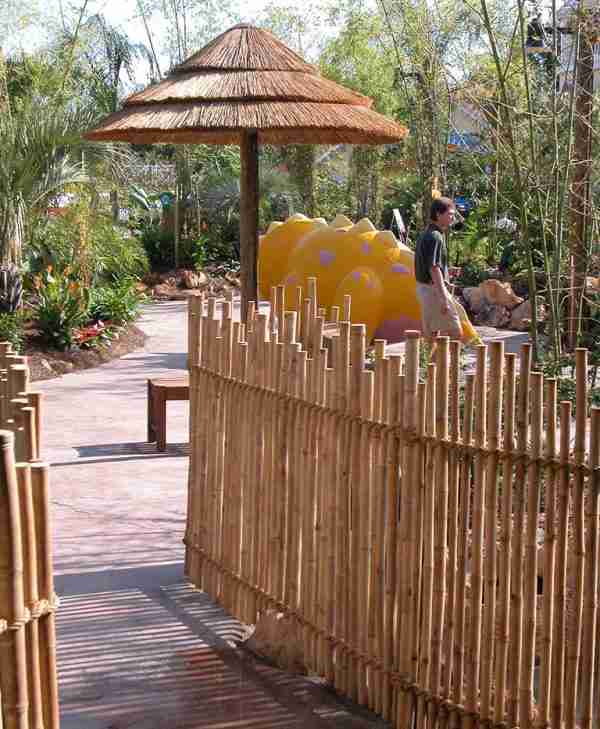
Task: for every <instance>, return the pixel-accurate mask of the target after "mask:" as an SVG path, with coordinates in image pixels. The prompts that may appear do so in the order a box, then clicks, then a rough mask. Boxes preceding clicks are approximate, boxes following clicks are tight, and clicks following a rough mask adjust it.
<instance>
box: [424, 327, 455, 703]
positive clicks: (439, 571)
mask: <svg viewBox="0 0 600 729" xmlns="http://www.w3.org/2000/svg"><path fill="white" fill-rule="evenodd" d="M436 364H437V367H436V373H437V374H436V401H437V404H436V423H435V425H436V432H435V437H436V440H437V444H436V446H435V454H434V457H435V476H434V479H435V493H434V501H435V522H434V524H435V526H434V541H435V581H434V587H433V605H434V613H433V624H432V627H433V632H432V645H431V648H432V651H431V657H432V667H431V686H432V690H433V692H434V694H435V695H436V696H439V695H440V693H441V690H442V685H441V684H442V645H443V640H444V626H445V618H446V600H447V598H448V595H447V592H446V591H447V585H448V567H449V562H448V554H447V553H448V517H449V513H448V504H449V480H448V479H449V464H448V448H447V446H446V441H447V440H448V396H449V394H450V378H449V374H450V341H449V339H448V337H440V338H439V339H438V347H437V351H436ZM427 487H429V484H427V486H426V488H427Z"/></svg>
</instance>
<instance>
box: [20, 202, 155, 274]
mask: <svg viewBox="0 0 600 729" xmlns="http://www.w3.org/2000/svg"><path fill="white" fill-rule="evenodd" d="M25 254H26V258H25V268H26V269H27V270H28V272H29V273H30V274H31V275H32V276H34V275H35V274H37V273H40V272H41V271H44V270H45V269H46V268H47V267H48V266H51V267H52V270H53V271H55V272H60V271H64V270H65V269H66V268H68V269H69V270H70V271H71V277H72V278H77V277H79V278H81V279H82V280H85V281H87V282H88V283H89V284H92V285H93V284H95V283H98V282H99V281H102V280H105V281H111V280H114V279H119V278H122V277H123V276H135V277H137V278H141V277H142V276H143V275H144V274H145V273H146V272H147V271H148V269H149V265H148V257H147V256H146V252H145V251H144V248H143V246H142V245H141V243H140V241H139V240H138V239H137V238H135V237H134V236H133V235H131V233H129V231H128V230H127V229H125V228H123V227H120V226H117V225H114V224H113V222H112V219H111V218H110V217H109V216H106V215H101V214H96V215H91V214H90V212H89V210H85V209H82V207H81V206H72V207H70V208H67V210H66V213H65V214H64V215H62V216H60V217H56V218H47V219H45V220H42V221H41V222H40V223H39V225H37V226H36V228H35V230H34V232H33V234H32V236H31V238H30V240H29V242H28V246H27V248H26V251H25Z"/></svg>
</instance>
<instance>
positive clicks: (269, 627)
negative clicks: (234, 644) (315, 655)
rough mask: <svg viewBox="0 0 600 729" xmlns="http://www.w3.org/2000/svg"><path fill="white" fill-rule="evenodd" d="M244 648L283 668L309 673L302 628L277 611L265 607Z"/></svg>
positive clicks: (294, 671)
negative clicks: (306, 664)
mask: <svg viewBox="0 0 600 729" xmlns="http://www.w3.org/2000/svg"><path fill="white" fill-rule="evenodd" d="M245 647H246V648H248V650H250V651H252V652H253V653H256V654H257V655H259V656H262V657H263V658H267V659H269V660H270V661H272V662H273V663H275V664H276V665H277V666H278V667H279V668H281V669H283V670H284V671H290V672H292V673H300V674H306V673H307V670H306V666H305V663H304V646H303V641H302V631H301V629H300V627H299V626H298V624H297V622H296V621H295V620H294V619H293V618H290V617H288V616H286V615H285V614H284V613H280V612H278V611H277V610H266V611H265V612H263V613H262V614H261V615H260V617H259V618H258V621H257V622H256V628H255V630H254V633H252V635H251V636H250V638H248V640H247V641H246V643H245Z"/></svg>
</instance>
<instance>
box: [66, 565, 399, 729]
mask: <svg viewBox="0 0 600 729" xmlns="http://www.w3.org/2000/svg"><path fill="white" fill-rule="evenodd" d="M99 578H100V579H99ZM99 584H101V585H102V588H101V589H98V588H97V586H98V585H99ZM95 586H96V587H95ZM58 587H59V589H60V591H61V593H62V595H63V597H62V611H61V615H60V620H59V623H58V637H59V676H60V690H61V706H62V716H61V728H62V729H75V728H77V729H81V727H86V729H87V727H94V728H95V727H96V726H97V727H98V728H100V727H103V728H104V729H107V728H109V727H110V729H125V727H127V728H128V729H129V728H130V727H132V728H134V729H174V728H175V727H177V729H180V728H181V729H183V728H186V727H189V728H190V729H191V728H195V727H198V728H199V727H203V728H206V729H211V728H214V729H217V727H219V728H222V727H257V728H258V727H261V729H262V728H263V727H264V729H276V728H279V727H281V728H282V729H283V727H299V728H301V727H306V728H307V729H308V728H309V727H310V728H311V729H313V728H314V729H333V728H334V727H356V728H357V729H361V728H362V727H364V728H365V729H366V728H367V727H373V729H375V728H376V727H386V726H387V725H386V724H385V723H383V722H381V720H379V719H377V718H376V717H374V716H371V715H368V714H366V713H363V712H361V713H359V714H358V715H357V714H356V711H355V709H352V710H351V709H350V707H349V706H348V705H347V704H345V703H344V702H341V701H339V700H338V699H337V698H336V697H335V696H334V695H333V694H332V693H330V692H329V691H327V690H325V689H324V688H323V687H322V686H319V685H317V684H315V683H314V682H311V681H309V680H308V679H306V678H304V677H298V676H291V675H288V674H285V673H284V672H282V671H279V670H277V669H275V668H272V667H270V666H266V665H264V664H262V663H260V662H259V661H257V660H256V659H255V658H253V657H252V656H250V655H249V654H247V653H246V652H245V651H243V650H240V649H239V648H237V647H235V643H236V642H237V641H238V640H239V638H240V635H241V629H240V624H239V623H238V622H237V621H236V620H235V619H233V618H231V617H230V616H229V615H227V614H226V613H225V612H224V611H223V610H222V609H221V608H220V607H218V606H217V605H215V604H214V603H213V602H212V601H211V600H210V598H209V597H208V596H207V595H206V594H205V593H202V592H199V591H197V590H195V589H193V588H192V586H191V585H189V584H188V583H187V582H185V580H184V578H183V575H182V565H181V564H174V565H164V566H160V567H140V568H136V569H128V570H113V571H110V573H109V574H102V575H99V574H98V573H96V572H90V573H80V574H76V575H65V576H62V577H59V578H58ZM140 656H143V658H142V659H140Z"/></svg>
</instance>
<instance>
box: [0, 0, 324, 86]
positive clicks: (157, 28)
mask: <svg viewBox="0 0 600 729" xmlns="http://www.w3.org/2000/svg"><path fill="white" fill-rule="evenodd" d="M85 1H86V0H26V2H23V0H0V49H2V50H4V52H5V53H7V54H9V55H10V54H11V53H15V52H18V51H25V52H32V51H34V50H37V49H40V48H43V47H44V45H45V44H47V43H48V41H49V40H50V39H51V38H52V37H53V36H54V37H56V34H57V33H58V31H59V30H60V28H61V25H62V21H61V18H62V17H64V15H66V16H67V17H68V18H70V23H69V26H70V27H71V28H73V27H75V25H76V20H77V17H78V12H79V8H80V7H81V6H82V4H83V3H85ZM172 1H173V0H163V2H164V3H165V4H166V5H170V3H171V2H172ZM178 1H179V2H181V0H178ZM140 2H143V3H144V4H145V5H149V4H150V3H151V2H152V0H87V5H86V12H85V15H86V16H87V17H89V16H91V15H95V14H101V15H103V16H104V17H105V19H106V20H107V22H108V23H109V25H111V26H113V27H116V28H118V29H120V30H121V31H123V32H124V33H125V34H126V35H127V36H128V38H129V39H130V41H131V42H133V43H143V44H144V45H145V46H148V36H147V33H146V30H145V27H144V22H143V20H142V17H141V15H140V12H139V3H140ZM313 2H315V3H316V2H317V0H283V1H282V2H279V0H230V1H229V2H227V3H222V2H221V0H187V4H188V6H194V7H195V8H196V9H197V10H196V13H197V14H196V17H195V20H194V22H193V24H192V23H190V26H191V33H190V34H191V35H192V36H193V33H194V32H200V34H199V37H197V38H194V39H193V40H192V41H190V47H189V49H188V53H187V54H184V55H190V54H191V53H193V52H195V51H197V50H199V48H201V47H202V46H203V45H204V43H206V42H207V41H208V40H209V39H210V38H212V37H214V36H216V35H218V34H219V33H221V32H223V31H225V30H226V29H227V28H228V27H230V26H231V25H233V24H234V23H235V22H239V21H245V22H256V20H257V19H258V18H260V16H261V14H262V15H264V14H265V12H266V11H267V10H268V11H269V13H270V17H275V16H278V14H279V12H280V11H281V14H282V15H283V16H285V15H286V13H287V12H291V13H294V14H295V15H296V16H297V17H298V18H299V22H300V23H301V24H302V25H303V26H304V31H303V32H304V36H303V38H304V39H305V41H306V43H307V45H308V47H307V48H302V49H299V50H301V53H302V55H304V56H305V57H306V58H307V60H309V61H313V62H314V61H315V60H316V55H317V51H316V47H317V43H316V41H315V38H314V37H312V36H315V37H317V36H318V37H319V38H320V41H322V38H323V37H324V36H325V35H327V31H328V30H330V31H334V28H329V29H328V28H326V27H323V25H322V24H320V23H318V22H317V23H315V24H313V23H311V22H310V21H309V22H306V19H307V18H309V17H313V18H314V17H315V15H316V13H317V8H316V6H315V7H314V8H311V5H312V3H313ZM153 4H154V5H155V6H156V5H159V4H160V3H159V0H154V2H153ZM320 4H322V2H320ZM223 5H226V6H228V7H230V9H231V14H232V15H233V17H232V15H229V14H226V13H224V11H223V10H222V6H223ZM61 11H62V12H61ZM147 17H149V26H150V31H151V34H152V37H153V41H154V43H155V46H157V52H158V53H159V61H160V64H161V72H162V73H163V74H164V73H165V71H166V70H168V68H169V66H170V65H171V59H169V58H168V56H166V55H161V54H160V50H159V49H160V48H161V46H163V47H165V45H166V44H165V37H166V34H167V30H168V25H167V24H166V22H165V20H164V16H163V14H162V13H160V12H155V13H154V14H151V15H149V16H148V15H147ZM207 18H209V20H207ZM284 23H285V21H284ZM276 27H277V26H276ZM283 40H284V42H289V41H288V39H285V38H283ZM313 41H315V42H313ZM294 45H295V44H292V47H293V46H294ZM319 45H320V42H319ZM313 46H314V48H313ZM311 49H312V52H311ZM147 70H148V66H147V65H146V64H145V62H138V63H137V65H136V69H135V79H134V83H133V87H135V86H140V85H145V84H146V83H148V76H147ZM130 90H131V89H130Z"/></svg>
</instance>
